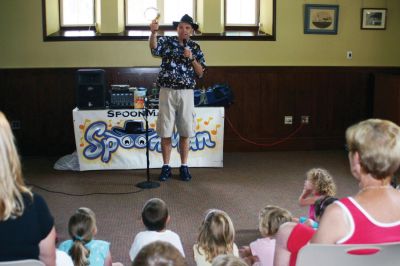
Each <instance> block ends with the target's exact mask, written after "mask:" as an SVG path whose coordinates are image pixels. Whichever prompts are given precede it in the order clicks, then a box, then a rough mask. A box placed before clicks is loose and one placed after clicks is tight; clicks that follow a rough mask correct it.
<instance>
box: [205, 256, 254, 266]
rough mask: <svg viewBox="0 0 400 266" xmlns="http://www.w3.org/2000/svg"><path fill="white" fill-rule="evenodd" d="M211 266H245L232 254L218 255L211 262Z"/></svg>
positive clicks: (243, 262) (244, 263)
mask: <svg viewBox="0 0 400 266" xmlns="http://www.w3.org/2000/svg"><path fill="white" fill-rule="evenodd" d="M212 266H247V264H246V262H245V261H244V260H243V259H241V258H238V257H236V256H234V255H232V254H229V255H227V254H223V255H218V256H217V257H215V259H214V260H213V261H212Z"/></svg>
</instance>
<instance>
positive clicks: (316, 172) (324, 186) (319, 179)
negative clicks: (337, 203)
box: [306, 168, 336, 197]
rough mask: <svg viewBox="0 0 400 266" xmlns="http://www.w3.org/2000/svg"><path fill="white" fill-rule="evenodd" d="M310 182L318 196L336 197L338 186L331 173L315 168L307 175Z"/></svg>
mask: <svg viewBox="0 0 400 266" xmlns="http://www.w3.org/2000/svg"><path fill="white" fill-rule="evenodd" d="M306 176H307V181H309V182H310V183H311V184H312V186H313V188H314V191H315V192H316V193H318V195H325V196H331V197H333V196H335V194H336V185H335V181H333V178H332V176H331V175H330V174H329V172H328V171H327V170H325V169H322V168H313V169H311V170H309V171H308V172H307V174H306Z"/></svg>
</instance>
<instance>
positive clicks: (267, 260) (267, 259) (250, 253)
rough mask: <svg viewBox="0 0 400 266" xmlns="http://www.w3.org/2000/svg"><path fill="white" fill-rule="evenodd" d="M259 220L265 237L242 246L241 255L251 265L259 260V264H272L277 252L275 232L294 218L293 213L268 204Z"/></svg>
mask: <svg viewBox="0 0 400 266" xmlns="http://www.w3.org/2000/svg"><path fill="white" fill-rule="evenodd" d="M258 220H259V225H258V229H259V230H260V233H261V236H262V237H263V238H259V239H257V240H256V241H253V242H251V243H250V247H243V248H241V249H240V256H241V257H242V258H244V259H245V261H246V262H247V263H248V264H249V265H253V264H255V263H256V262H257V261H258V262H259V265H262V266H272V265H273V262H274V253H275V234H276V232H278V229H279V226H280V225H282V224H284V223H286V222H290V221H291V220H292V214H291V213H290V212H289V211H288V210H285V209H283V208H280V207H278V206H273V205H267V206H266V207H264V208H263V209H262V210H261V211H260V213H259V216H258Z"/></svg>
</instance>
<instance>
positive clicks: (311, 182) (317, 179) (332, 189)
mask: <svg viewBox="0 0 400 266" xmlns="http://www.w3.org/2000/svg"><path fill="white" fill-rule="evenodd" d="M335 194H336V185H335V182H334V180H333V178H332V176H331V175H330V174H329V172H328V171H327V170H325V169H321V168H313V169H311V170H309V171H308V172H307V174H306V180H305V182H304V187H303V191H302V193H301V195H300V197H299V204H300V206H310V207H309V212H308V218H310V219H312V220H315V211H314V203H315V201H316V200H317V199H319V198H321V197H323V196H331V197H333V196H335Z"/></svg>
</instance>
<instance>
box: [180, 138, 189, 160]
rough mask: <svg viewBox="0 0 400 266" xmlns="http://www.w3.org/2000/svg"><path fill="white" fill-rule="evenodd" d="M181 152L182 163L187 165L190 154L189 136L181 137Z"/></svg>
mask: <svg viewBox="0 0 400 266" xmlns="http://www.w3.org/2000/svg"><path fill="white" fill-rule="evenodd" d="M179 153H180V155H181V164H184V165H186V164H187V160H188V156H189V138H188V137H180V138H179Z"/></svg>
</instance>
